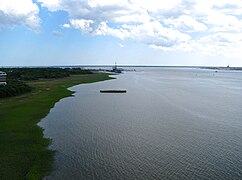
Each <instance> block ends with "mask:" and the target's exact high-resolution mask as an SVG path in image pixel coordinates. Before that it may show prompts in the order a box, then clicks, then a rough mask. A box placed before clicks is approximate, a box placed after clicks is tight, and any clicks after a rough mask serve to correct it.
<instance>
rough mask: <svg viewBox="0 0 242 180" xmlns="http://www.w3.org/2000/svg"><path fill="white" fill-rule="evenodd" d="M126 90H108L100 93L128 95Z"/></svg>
mask: <svg viewBox="0 0 242 180" xmlns="http://www.w3.org/2000/svg"><path fill="white" fill-rule="evenodd" d="M126 92H127V90H125V89H106V90H104V89H103V90H100V93H126Z"/></svg>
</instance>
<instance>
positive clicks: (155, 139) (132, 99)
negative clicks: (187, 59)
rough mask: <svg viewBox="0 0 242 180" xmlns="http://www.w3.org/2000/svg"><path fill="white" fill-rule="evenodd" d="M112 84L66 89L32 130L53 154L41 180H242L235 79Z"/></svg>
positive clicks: (134, 76) (138, 76) (146, 77)
mask: <svg viewBox="0 0 242 180" xmlns="http://www.w3.org/2000/svg"><path fill="white" fill-rule="evenodd" d="M116 77H117V79H115V80H109V81H105V82H99V83H94V84H85V85H78V86H75V87H72V88H70V89H71V90H73V91H76V93H75V96H74V97H68V98H64V99H62V100H61V101H60V102H58V103H57V104H56V105H55V107H54V108H53V109H51V111H50V113H49V114H48V116H47V117H46V118H44V119H43V120H42V121H41V122H40V123H39V125H40V126H41V127H43V128H44V129H45V131H44V134H45V137H49V138H51V139H53V142H52V145H51V146H50V148H51V149H55V150H57V153H56V156H55V162H54V168H55V169H54V171H53V172H52V174H51V175H50V176H48V177H47V179H242V110H241V109H242V72H238V71H219V72H218V73H215V72H214V71H212V70H202V69H179V68H150V69H148V68H147V69H143V70H139V71H137V72H126V73H124V74H122V75H119V76H116ZM116 88H117V89H119V88H120V89H127V91H128V92H127V93H126V94H101V93H99V90H100V89H116Z"/></svg>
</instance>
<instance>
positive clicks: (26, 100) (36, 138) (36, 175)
mask: <svg viewBox="0 0 242 180" xmlns="http://www.w3.org/2000/svg"><path fill="white" fill-rule="evenodd" d="M110 79H113V78H112V77H109V74H104V73H97V74H88V75H72V76H70V77H66V78H61V79H41V80H36V81H27V82H26V83H28V84H29V85H31V86H32V87H34V91H33V92H31V93H27V94H24V95H21V96H16V97H10V98H4V99H0V117H1V120H0V143H1V146H0V152H1V155H0V179H41V178H43V177H45V176H46V175H48V173H50V172H51V170H52V165H53V161H54V154H55V151H53V150H51V149H49V148H48V147H49V145H50V143H51V139H47V138H45V137H44V134H43V130H44V129H42V128H41V127H40V126H38V123H39V122H40V121H41V120H42V119H43V118H44V117H46V115H48V113H49V111H50V110H51V108H53V107H54V105H55V104H56V103H57V102H58V101H59V100H61V99H63V98H65V97H69V96H71V95H72V94H73V93H74V92H72V91H70V90H69V89H68V88H70V87H72V86H75V85H79V84H86V83H94V82H99V81H104V80H110Z"/></svg>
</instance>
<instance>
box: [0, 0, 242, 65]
mask: <svg viewBox="0 0 242 180" xmlns="http://www.w3.org/2000/svg"><path fill="white" fill-rule="evenodd" d="M241 49H242V0H213V1H211V0H203V1H199V0H169V1H164V0H149V1H148V0H112V1H110V0H34V1H32V0H0V66H41V65H42V66H49V65H105V64H114V62H117V63H118V64H125V65H203V66H204V65H207V66H227V65H230V66H242V58H241V57H242V52H241Z"/></svg>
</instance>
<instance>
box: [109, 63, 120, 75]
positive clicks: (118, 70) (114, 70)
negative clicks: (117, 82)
mask: <svg viewBox="0 0 242 180" xmlns="http://www.w3.org/2000/svg"><path fill="white" fill-rule="evenodd" d="M111 72H114V73H122V70H121V69H119V68H118V67H117V63H116V62H115V65H114V66H113V69H112V70H111Z"/></svg>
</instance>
